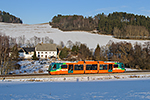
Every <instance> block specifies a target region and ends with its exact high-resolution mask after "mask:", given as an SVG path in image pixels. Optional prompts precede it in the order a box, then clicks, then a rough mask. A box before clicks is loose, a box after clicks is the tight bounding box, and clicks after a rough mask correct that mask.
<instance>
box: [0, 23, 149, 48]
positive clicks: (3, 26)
mask: <svg viewBox="0 0 150 100" xmlns="http://www.w3.org/2000/svg"><path fill="white" fill-rule="evenodd" d="M0 33H3V34H6V35H8V36H11V37H19V36H22V35H25V37H26V39H30V38H31V37H34V36H37V37H45V36H48V37H50V38H51V39H53V40H54V42H55V43H56V44H60V41H63V42H64V44H65V45H67V41H68V40H71V41H72V42H73V43H75V42H81V43H85V44H87V46H88V47H89V48H91V49H92V48H93V49H94V48H96V46H97V44H99V45H100V46H105V45H106V44H107V43H108V42H109V41H110V40H112V41H114V42H120V41H126V42H130V43H132V44H133V45H134V44H135V42H138V43H141V44H143V43H144V42H147V41H149V40H125V39H115V38H113V37H112V36H110V35H109V36H108V35H98V34H92V33H90V32H84V31H67V32H63V31H61V30H59V29H57V28H52V27H51V26H50V25H49V24H33V25H28V24H12V23H2V22H0Z"/></svg>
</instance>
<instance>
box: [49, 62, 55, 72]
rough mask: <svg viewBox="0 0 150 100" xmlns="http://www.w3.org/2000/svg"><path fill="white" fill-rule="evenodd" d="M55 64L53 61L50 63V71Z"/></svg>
mask: <svg viewBox="0 0 150 100" xmlns="http://www.w3.org/2000/svg"><path fill="white" fill-rule="evenodd" d="M53 65H54V63H51V64H50V65H49V71H50V70H51V68H52V67H53Z"/></svg>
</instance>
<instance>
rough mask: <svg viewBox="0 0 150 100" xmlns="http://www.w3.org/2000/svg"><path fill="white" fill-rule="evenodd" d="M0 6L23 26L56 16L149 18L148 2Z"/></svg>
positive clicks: (58, 0)
mask: <svg viewBox="0 0 150 100" xmlns="http://www.w3.org/2000/svg"><path fill="white" fill-rule="evenodd" d="M0 4H1V6H0V10H1V11H6V12H9V13H10V14H12V15H15V16H17V17H19V18H21V19H22V21H23V23H24V24H39V23H46V22H49V21H51V19H52V18H53V17H54V16H55V15H57V14H62V15H73V14H76V15H83V16H86V17H88V16H95V15H96V14H98V13H105V14H109V13H112V12H116V11H117V12H127V13H133V14H138V15H144V16H150V0H1V1H0Z"/></svg>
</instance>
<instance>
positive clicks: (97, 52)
mask: <svg viewBox="0 0 150 100" xmlns="http://www.w3.org/2000/svg"><path fill="white" fill-rule="evenodd" d="M94 59H95V60H100V46H99V44H97V47H96V49H95V52H94Z"/></svg>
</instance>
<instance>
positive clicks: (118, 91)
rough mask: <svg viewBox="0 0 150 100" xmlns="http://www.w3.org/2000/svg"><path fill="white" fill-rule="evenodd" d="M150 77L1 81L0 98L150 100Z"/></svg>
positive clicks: (30, 99) (12, 99)
mask: <svg viewBox="0 0 150 100" xmlns="http://www.w3.org/2000/svg"><path fill="white" fill-rule="evenodd" d="M149 83H150V79H140V80H113V81H89V82H0V90H1V91H0V100H18V99H19V100H54V99H56V100H148V99H150V85H149Z"/></svg>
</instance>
